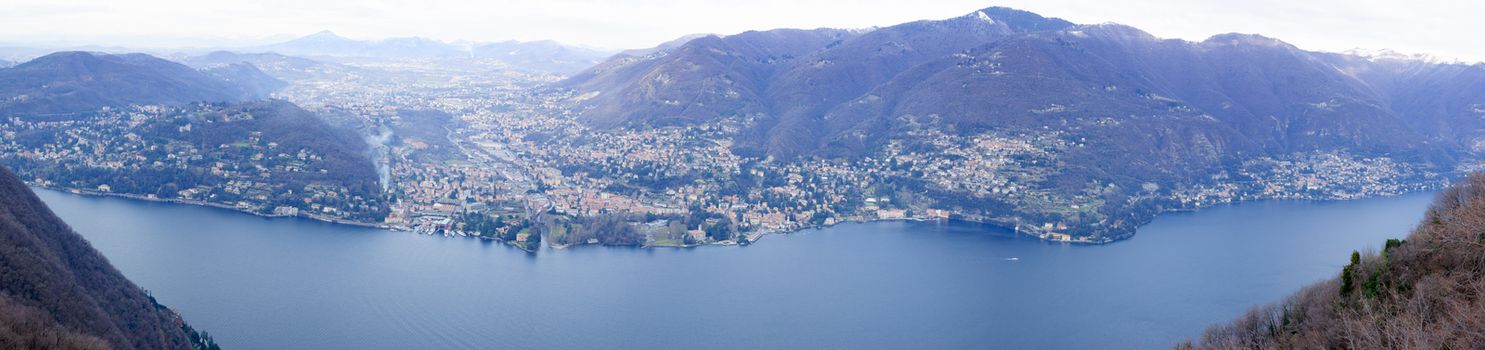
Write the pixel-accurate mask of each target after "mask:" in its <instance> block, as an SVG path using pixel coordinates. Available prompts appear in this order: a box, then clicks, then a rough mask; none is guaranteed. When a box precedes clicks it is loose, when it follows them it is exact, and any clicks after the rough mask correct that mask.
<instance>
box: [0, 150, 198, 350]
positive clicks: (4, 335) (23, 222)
mask: <svg viewBox="0 0 1485 350" xmlns="http://www.w3.org/2000/svg"><path fill="white" fill-rule="evenodd" d="M0 198H3V199H4V200H3V201H0V281H4V283H0V347H3V348H7V349H26V348H30V349H51V348H56V349H109V348H113V349H192V348H208V347H214V344H210V345H209V346H208V345H205V344H207V343H210V342H209V341H202V339H203V337H202V336H201V335H198V334H196V333H195V331H193V330H191V328H190V327H189V326H186V325H185V323H184V322H182V321H181V319H180V316H179V315H177V314H175V313H174V312H172V311H170V310H169V309H166V308H164V307H163V306H160V305H159V304H157V303H155V300H154V298H153V297H151V296H149V294H148V293H146V292H145V291H144V290H141V289H140V288H139V287H138V286H135V285H134V284H133V283H131V282H129V280H128V279H126V278H124V276H123V275H122V274H120V273H119V271H118V270H116V269H114V267H113V266H112V265H110V264H109V263H108V259H106V258H104V257H103V255H102V254H99V253H98V251H97V250H94V249H93V247H92V246H91V245H89V244H88V241H87V240H85V239H83V237H82V236H80V235H78V234H77V233H76V232H73V231H72V229H71V228H68V226H67V224H66V223H64V222H62V220H61V219H59V218H57V217H56V215H54V214H52V212H51V210H49V209H47V207H46V204H45V203H42V202H41V200H40V199H39V198H37V197H36V195H35V194H34V193H32V192H31V189H30V188H28V187H26V185H25V184H24V183H22V182H21V180H20V179H19V178H17V177H16V176H15V175H14V174H11V173H10V171H9V170H7V169H4V168H0Z"/></svg>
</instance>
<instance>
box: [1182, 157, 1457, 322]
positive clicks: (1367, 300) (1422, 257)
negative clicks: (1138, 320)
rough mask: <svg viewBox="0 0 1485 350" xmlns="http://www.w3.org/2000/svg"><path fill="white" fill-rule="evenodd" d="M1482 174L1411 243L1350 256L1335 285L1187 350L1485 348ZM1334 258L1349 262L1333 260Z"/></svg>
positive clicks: (1271, 308) (1391, 243) (1447, 197)
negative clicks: (1484, 330)
mask: <svg viewBox="0 0 1485 350" xmlns="http://www.w3.org/2000/svg"><path fill="white" fill-rule="evenodd" d="M1480 227H1485V175H1481V174H1474V175H1471V176H1469V177H1468V178H1466V179H1465V180H1464V181H1462V182H1461V183H1459V184H1456V185H1454V186H1453V187H1451V188H1449V189H1448V190H1446V191H1444V192H1442V193H1440V194H1439V195H1438V197H1437V198H1435V199H1434V203H1433V205H1432V206H1430V207H1429V209H1428V212H1427V214H1426V215H1425V216H1424V219H1423V222H1422V223H1420V224H1419V225H1418V227H1417V228H1416V229H1414V230H1413V233H1412V234H1410V235H1409V236H1408V237H1407V239H1406V240H1401V241H1399V240H1388V241H1387V242H1386V243H1385V244H1384V245H1383V248H1382V251H1381V252H1367V253H1361V252H1353V253H1352V254H1351V257H1350V263H1349V264H1347V265H1346V266H1345V267H1344V268H1343V269H1342V270H1341V271H1339V272H1338V273H1337V274H1338V275H1339V277H1336V278H1332V279H1330V280H1328V281H1324V282H1320V283H1318V284H1315V285H1313V286H1310V287H1307V288H1305V289H1304V290H1302V291H1300V292H1298V293H1296V294H1294V295H1292V296H1290V297H1288V298H1286V299H1285V300H1284V301H1282V302H1280V303H1277V304H1274V305H1268V306H1264V307H1259V308H1255V309H1254V310H1252V311H1249V312H1248V313H1247V315H1245V316H1242V317H1240V318H1238V319H1237V320H1234V321H1232V322H1231V323H1228V324H1223V325H1218V326H1214V327H1212V328H1211V329H1209V330H1208V331H1207V332H1206V333H1205V334H1204V335H1203V336H1202V337H1201V339H1199V340H1197V341H1195V342H1187V343H1185V344H1181V345H1179V346H1177V348H1183V349H1192V348H1197V349H1342V348H1346V349H1479V348H1481V347H1485V334H1482V333H1480V332H1479V330H1481V329H1485V274H1481V273H1480V271H1482V270H1485V249H1481V247H1485V236H1481V235H1480ZM1336 258H1337V260H1340V259H1343V258H1342V257H1336Z"/></svg>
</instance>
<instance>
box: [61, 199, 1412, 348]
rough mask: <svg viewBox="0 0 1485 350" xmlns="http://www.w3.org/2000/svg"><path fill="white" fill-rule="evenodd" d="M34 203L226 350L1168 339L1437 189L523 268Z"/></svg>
mask: <svg viewBox="0 0 1485 350" xmlns="http://www.w3.org/2000/svg"><path fill="white" fill-rule="evenodd" d="M40 195H41V197H42V199H44V200H45V201H46V202H47V204H49V205H51V207H52V209H53V210H54V211H56V212H57V213H58V214H59V215H61V216H62V218H63V219H65V220H67V221H68V222H69V223H71V224H72V226H73V227H74V228H75V229H76V230H77V231H78V232H80V233H82V234H83V235H84V236H86V237H87V238H88V239H89V240H90V241H91V242H92V243H93V245H94V246H96V247H97V248H98V249H99V250H101V251H102V252H103V253H104V255H106V256H107V257H108V258H109V259H110V260H111V261H112V262H113V264H114V265H115V266H117V267H118V268H119V269H120V270H122V271H123V272H124V274H125V275H127V276H128V277H129V278H130V279H131V280H133V281H134V282H135V283H138V284H139V285H140V286H141V287H143V288H145V289H148V290H150V291H152V292H153V293H154V295H155V296H156V297H157V298H159V299H160V301H161V302H162V303H165V304H167V305H170V306H171V307H173V308H175V309H176V310H178V311H180V312H181V313H182V314H183V315H184V316H185V318H186V319H187V320H188V321H189V322H191V323H192V324H193V325H195V326H197V328H201V329H205V330H207V331H209V332H210V333H211V334H212V335H213V336H215V337H216V339H217V340H218V342H219V343H221V344H222V345H223V346H224V347H227V348H233V349H326V348H356V349H406V348H440V349H459V348H468V349H476V348H640V349H654V348H808V349H815V348H851V349H856V348H1159V347H1168V346H1169V345H1171V344H1172V343H1174V342H1176V341H1179V340H1181V339H1185V338H1188V337H1194V336H1197V335H1199V334H1200V332H1201V331H1202V330H1203V329H1205V328H1206V327H1208V326H1209V325H1211V324H1213V323H1216V322H1221V321H1225V320H1228V319H1231V318H1233V317H1236V316H1238V315H1240V314H1241V313H1242V312H1244V311H1245V310H1247V309H1248V308H1250V307H1252V306H1254V305H1257V304H1262V303H1269V302H1274V301H1277V300H1279V299H1280V298H1281V297H1283V296H1284V295H1288V294H1289V293H1291V292H1293V291H1295V290H1296V289H1298V288H1300V287H1302V286H1305V285H1308V284H1311V283H1314V282H1317V281H1320V280H1322V279H1325V278H1329V277H1331V276H1333V275H1335V274H1336V273H1337V272H1338V271H1340V266H1341V265H1342V264H1343V263H1344V262H1345V261H1346V259H1347V256H1348V254H1349V253H1350V251H1351V250H1353V249H1363V248H1366V247H1377V246H1378V245H1380V243H1382V242H1383V241H1384V240H1386V239H1387V238H1394V237H1401V236H1402V235H1404V234H1405V233H1406V232H1407V230H1408V229H1409V228H1410V227H1411V226H1413V224H1415V223H1416V222H1417V221H1418V220H1419V219H1420V218H1421V217H1422V213H1423V209H1424V208H1425V207H1426V205H1427V203H1428V201H1429V200H1430V199H1431V197H1432V195H1431V194H1413V195H1406V196H1401V197H1392V198H1378V199H1368V200H1359V201H1346V202H1300V201H1274V202H1256V203H1247V204H1242V205H1235V206H1225V207H1218V208H1212V209H1208V210H1203V211H1200V212H1196V213H1176V214H1168V215H1163V216H1161V217H1160V218H1158V219H1157V220H1155V222H1154V223H1152V224H1150V225H1149V226H1147V227H1145V228H1142V229H1141V230H1140V233H1139V234H1138V235H1137V236H1135V238H1134V239H1131V240H1127V241H1123V242H1118V243H1116V244H1112V245H1107V246H1067V245H1060V244H1047V243H1043V242H1039V241H1034V240H1029V239H1025V238H1018V237H1016V236H1014V235H1012V234H1009V233H1007V232H1006V231H1005V230H1000V229H994V228H988V227H982V226H978V225H972V224H962V223H908V222H890V223H869V224H847V225H840V226H836V227H833V228H828V229H821V230H808V231H804V232H800V233H796V234H792V235H785V236H769V237H765V238H764V239H763V240H762V241H760V242H759V243H758V244H756V245H753V246H750V247H702V248H695V249H656V250H645V249H625V248H601V247H583V248H575V249H567V250H551V249H548V250H545V251H542V252H540V254H537V255H530V254H526V253H524V252H521V251H518V250H515V249H511V248H507V247H505V246H502V245H499V244H492V243H489V242H483V241H479V240H474V239H457V238H442V237H429V236H417V235H413V234H408V233H398V232H389V231H383V230H376V229H364V228H354V227H346V226H336V225H330V224H324V223H319V222H313V221H307V220H299V219H266V218H259V217H254V216H249V215H244V214H239V213H234V212H230V211H226V210H220V209H212V208H203V207H191V206H179V205H170V204H160V203H148V202H140V201H133V200H126V199H119V198H98V197H83V196H76V195H71V194H65V193H60V192H52V191H40ZM1012 257H1014V258H1019V260H1018V261H1012V260H1008V259H1007V258H1012Z"/></svg>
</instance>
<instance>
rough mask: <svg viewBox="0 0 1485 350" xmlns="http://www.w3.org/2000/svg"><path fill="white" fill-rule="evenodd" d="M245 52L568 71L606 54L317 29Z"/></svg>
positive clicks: (537, 44) (545, 44)
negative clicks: (464, 61) (477, 61)
mask: <svg viewBox="0 0 1485 350" xmlns="http://www.w3.org/2000/svg"><path fill="white" fill-rule="evenodd" d="M240 51H247V52H260V51H261V52H274V53H280V54H285V55H297V56H311V57H312V56H330V57H351V58H354V57H361V58H382V59H436V58H485V59H494V60H499V61H502V62H506V63H508V64H510V65H511V66H512V67H516V68H520V69H528V70H537V71H546V72H555V73H570V72H576V71H579V70H582V69H585V68H588V67H591V66H593V65H594V64H597V63H598V62H600V61H602V60H603V59H604V58H606V57H608V53H606V52H602V51H598V50H592V49H587V48H581V47H576V46H570V45H563V44H561V43H557V42H555V41H549V40H543V41H529V42H521V41H503V42H492V43H474V44H468V45H462V44H452V43H446V42H442V41H438V40H433V39H427V38H421V37H404V38H389V39H382V40H354V39H348V38H345V37H342V36H339V35H336V34H335V33H333V32H330V31H328V30H327V31H321V32H318V33H314V34H310V35H308V36H304V37H301V38H297V39H293V40H289V41H285V42H282V43H277V44H271V45H265V46H261V47H253V48H245V49H242V50H240Z"/></svg>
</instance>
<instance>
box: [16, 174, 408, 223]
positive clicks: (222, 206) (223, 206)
mask: <svg viewBox="0 0 1485 350" xmlns="http://www.w3.org/2000/svg"><path fill="white" fill-rule="evenodd" d="M26 185H27V186H31V187H33V188H39V189H44V190H50V191H57V192H63V193H68V194H75V195H83V196H96V197H114V198H124V199H132V200H138V201H144V202H153V203H167V204H180V205H192V206H200V207H209V208H216V209H223V210H230V211H233V212H238V213H243V214H248V215H252V216H257V217H261V218H269V219H274V218H302V219H308V220H313V221H319V222H324V223H330V224H337V225H347V226H356V227H365V228H379V229H386V230H392V231H407V229H406V228H401V227H396V226H392V225H386V224H376V223H369V222H361V221H355V220H345V219H337V218H329V217H324V216H319V215H313V214H300V215H277V214H264V213H259V212H254V211H249V210H245V209H242V208H239V207H237V206H234V205H227V204H223V203H216V202H208V201H200V200H194V199H179V198H158V197H149V196H148V195H139V194H132V193H116V192H102V191H96V190H85V189H78V188H68V187H52V186H42V185H37V184H31V183H28V184H26Z"/></svg>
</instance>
